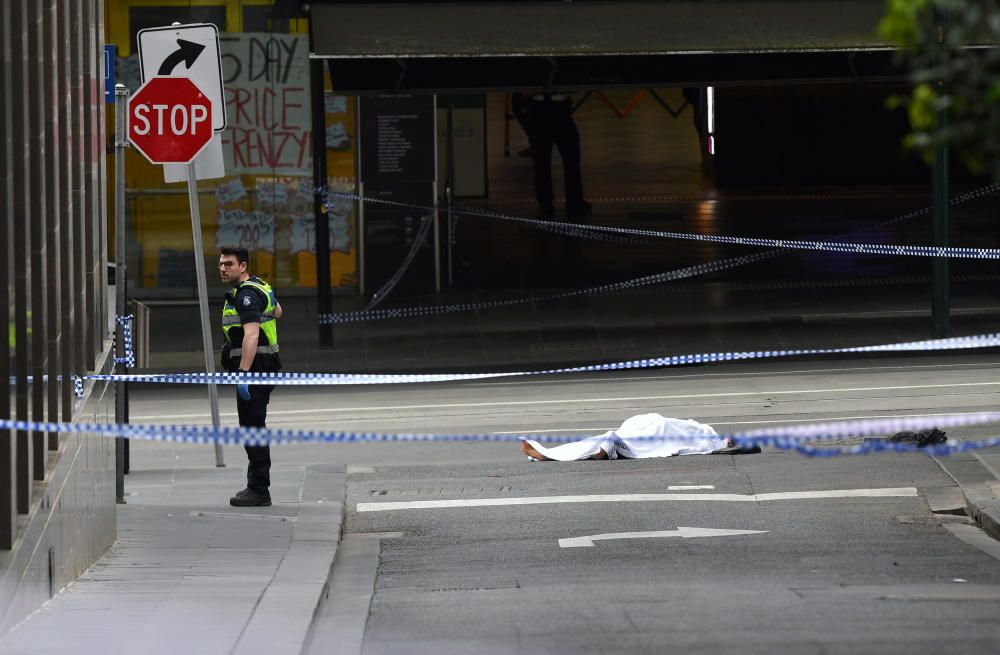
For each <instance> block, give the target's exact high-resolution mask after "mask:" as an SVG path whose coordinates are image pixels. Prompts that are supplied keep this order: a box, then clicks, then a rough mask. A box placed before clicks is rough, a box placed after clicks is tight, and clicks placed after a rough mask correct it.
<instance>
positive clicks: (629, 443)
mask: <svg viewBox="0 0 1000 655" xmlns="http://www.w3.org/2000/svg"><path fill="white" fill-rule="evenodd" d="M638 437H650V438H644V439H640V438H638ZM527 441H528V443H529V444H531V447H532V448H534V449H535V450H537V451H538V452H539V453H541V454H542V455H545V456H546V457H548V458H549V459H554V460H556V461H559V462H572V461H576V460H580V459H587V458H589V457H592V456H593V455H596V454H597V451H598V450H603V451H604V452H606V453H607V454H608V457H609V458H610V459H618V458H619V457H625V458H629V459H642V458H646V457H673V456H674V455H707V454H709V453H711V452H712V451H713V450H718V449H719V448H725V447H726V441H725V439H723V438H721V437H720V436H719V435H718V434H717V433H716V431H715V429H714V428H712V426H711V425H705V424H704V423H698V422H697V421H692V420H691V419H679V418H668V417H666V416H660V415H659V414H639V415H638V416H633V417H631V418H629V419H626V420H625V422H624V423H622V424H621V426H620V427H619V428H617V429H615V430H611V431H610V432H605V433H604V434H600V435H597V436H596V437H589V438H587V439H581V440H580V441H573V442H570V443H567V444H562V445H559V446H553V447H551V448H546V447H544V446H542V445H541V444H540V443H538V442H537V441H532V440H530V439H528V440H527Z"/></svg>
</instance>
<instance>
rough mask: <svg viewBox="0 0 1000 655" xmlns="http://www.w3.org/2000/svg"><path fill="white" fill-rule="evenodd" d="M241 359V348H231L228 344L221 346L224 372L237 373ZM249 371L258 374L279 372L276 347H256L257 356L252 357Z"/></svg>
mask: <svg viewBox="0 0 1000 655" xmlns="http://www.w3.org/2000/svg"><path fill="white" fill-rule="evenodd" d="M242 357H243V348H242V347H239V346H237V347H235V348H233V347H232V346H230V345H229V344H228V343H227V344H223V346H222V368H223V369H224V370H226V371H237V370H239V368H240V359H242ZM250 369H251V370H252V371H255V372H260V373H276V372H277V371H280V370H281V357H280V355H279V354H278V346H277V345H267V346H257V354H256V355H254V358H253V364H252V365H251V367H250Z"/></svg>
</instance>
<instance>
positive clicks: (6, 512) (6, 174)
mask: <svg viewBox="0 0 1000 655" xmlns="http://www.w3.org/2000/svg"><path fill="white" fill-rule="evenodd" d="M11 23H12V18H11V3H8V2H0V96H2V97H3V98H12V97H14V96H13V94H12V93H11V84H10V81H11V80H10V78H11V74H12V72H13V61H12V60H11V57H12V52H11ZM13 125H14V123H13V121H12V120H11V108H10V106H9V105H8V104H7V103H6V102H0V130H2V133H0V194H3V195H2V197H0V202H3V207H2V209H0V214H2V215H0V240H2V241H3V245H2V246H0V247H2V248H3V250H2V251H0V252H2V253H3V261H2V262H0V266H3V269H2V270H3V276H2V277H3V279H2V280H0V307H3V308H4V313H3V316H4V317H5V319H6V320H5V321H4V322H5V323H10V320H11V312H10V302H11V293H10V290H11V286H10V283H11V280H12V278H13V270H12V267H11V260H12V259H13V253H12V252H11V248H12V246H13V233H12V231H11V216H12V215H13V213H14V193H15V189H14V177H13V173H12V171H11V169H12V164H13V161H14V160H13V156H12V155H13V145H14V143H13V133H14V130H13ZM4 336H6V335H4ZM0 343H2V346H0V377H3V378H4V379H10V375H11V373H12V370H11V365H10V361H11V355H12V353H11V347H10V339H9V338H5V339H0ZM10 410H11V403H10V391H9V390H8V392H7V393H4V394H2V395H0V414H2V415H3V416H10ZM15 473H16V469H15V453H14V435H13V434H11V432H10V430H0V549H4V550H7V549H10V547H11V546H13V545H14V538H15V536H16V535H17V502H16V497H17V494H16V492H15V482H16V478H15Z"/></svg>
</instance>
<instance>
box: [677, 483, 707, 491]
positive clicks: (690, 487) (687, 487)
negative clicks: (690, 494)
mask: <svg viewBox="0 0 1000 655" xmlns="http://www.w3.org/2000/svg"><path fill="white" fill-rule="evenodd" d="M695 489H715V485H714V484H672V485H670V486H669V487H667V491H685V490H691V491H693V490H695Z"/></svg>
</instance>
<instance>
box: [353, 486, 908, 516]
mask: <svg viewBox="0 0 1000 655" xmlns="http://www.w3.org/2000/svg"><path fill="white" fill-rule="evenodd" d="M916 495H917V489H916V488H915V487H891V488H886V489H830V490H827V491H781V492H776V493H769V494H690V493H688V494H683V493H682V494H600V495H590V496H527V497H521V498H459V499H456V500H410V501H396V502H380V503H358V507H357V511H359V512H386V511H390V510H395V509H445V508H452V507H499V506H502V505H555V504H561V503H641V502H651V501H661V502H662V501H669V500H680V501H692V500H700V501H708V502H728V503H757V502H766V501H769V500H813V499H818V498H889V497H898V496H906V497H908V496H916Z"/></svg>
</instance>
